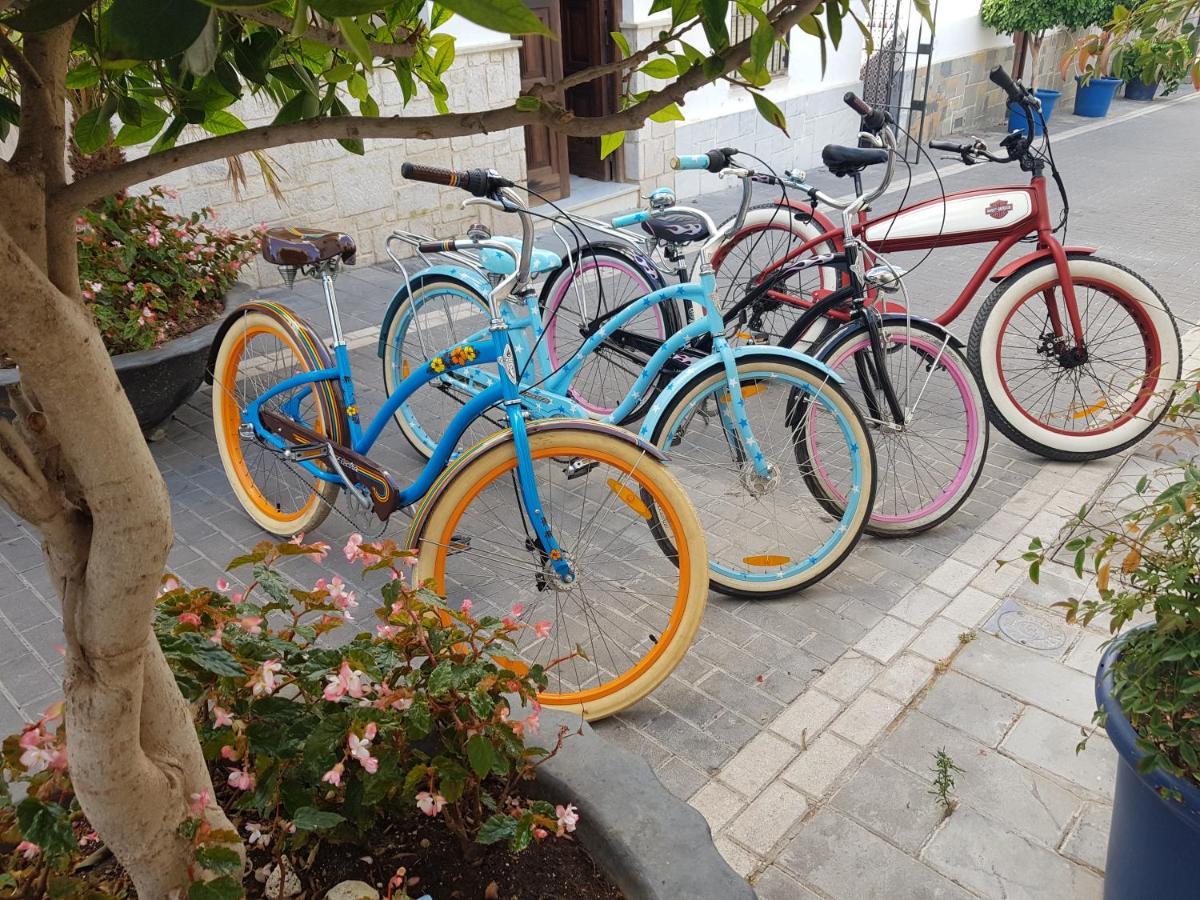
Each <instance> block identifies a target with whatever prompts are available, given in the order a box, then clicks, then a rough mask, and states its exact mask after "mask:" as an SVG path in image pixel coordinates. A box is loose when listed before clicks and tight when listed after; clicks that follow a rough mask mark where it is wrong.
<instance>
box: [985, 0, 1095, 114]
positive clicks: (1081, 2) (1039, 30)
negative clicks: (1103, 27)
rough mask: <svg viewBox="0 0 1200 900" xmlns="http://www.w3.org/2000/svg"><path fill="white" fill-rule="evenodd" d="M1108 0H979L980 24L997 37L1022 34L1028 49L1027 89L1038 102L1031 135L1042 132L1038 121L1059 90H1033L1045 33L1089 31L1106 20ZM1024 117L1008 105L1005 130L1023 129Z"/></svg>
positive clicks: (1049, 112) (1057, 95)
mask: <svg viewBox="0 0 1200 900" xmlns="http://www.w3.org/2000/svg"><path fill="white" fill-rule="evenodd" d="M1113 5H1114V4H1113V2H1112V0H1044V2H1036V3H1031V2H1029V0H983V3H982V5H981V6H980V10H979V14H980V17H981V18H982V19H983V24H985V25H987V26H988V27H989V28H993V29H995V30H996V31H998V32H999V33H1000V34H1017V33H1018V32H1021V33H1024V34H1025V36H1026V40H1027V41H1029V47H1030V67H1031V74H1030V77H1029V86H1030V87H1031V88H1033V89H1034V93H1035V94H1036V95H1037V97H1038V98H1039V99H1040V100H1041V101H1042V113H1041V116H1040V117H1036V116H1035V117H1034V118H1035V121H1034V122H1033V123H1032V125H1033V132H1034V134H1041V133H1042V122H1043V121H1048V120H1049V119H1050V116H1051V114H1052V113H1053V112H1054V106H1055V104H1057V103H1058V99H1059V97H1061V96H1062V92H1061V91H1056V90H1050V89H1046V88H1038V87H1037V78H1038V64H1039V60H1040V57H1041V51H1042V44H1043V42H1044V40H1045V37H1046V32H1047V31H1049V30H1051V29H1053V28H1059V27H1065V28H1071V29H1075V28H1089V27H1091V26H1092V25H1096V24H1099V23H1100V22H1104V21H1107V20H1108V19H1109V18H1110V17H1111V15H1112V10H1113ZM1025 126H1026V116H1025V113H1024V112H1023V110H1021V109H1020V108H1019V107H1016V108H1014V107H1012V106H1011V105H1010V106H1009V116H1008V127H1009V130H1013V129H1017V128H1021V129H1023V128H1025Z"/></svg>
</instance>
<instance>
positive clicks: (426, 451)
mask: <svg viewBox="0 0 1200 900" xmlns="http://www.w3.org/2000/svg"><path fill="white" fill-rule="evenodd" d="M490 321H491V313H490V312H489V311H488V306H487V301H486V300H485V299H484V298H483V297H480V296H479V295H478V294H477V293H475V291H473V290H471V289H470V288H468V287H466V286H465V285H463V284H461V283H459V282H457V281H454V280H452V279H445V280H436V281H435V280H424V281H422V282H421V283H420V284H419V285H418V286H417V287H416V289H415V290H413V291H412V293H411V294H410V295H409V296H408V297H407V298H406V299H405V300H404V302H403V303H401V304H400V306H399V308H398V309H397V310H396V314H395V315H394V316H392V319H391V322H389V323H388V329H387V333H386V334H385V335H384V353H383V384H384V387H385V388H386V390H387V392H388V395H389V396H390V395H391V394H393V393H395V391H396V389H397V388H398V387H399V385H400V383H401V382H402V381H404V379H405V378H407V377H408V375H409V373H410V372H413V371H415V370H416V369H419V368H420V367H421V366H423V365H424V364H425V363H427V362H429V361H430V360H431V359H433V357H435V356H437V355H438V354H439V353H441V352H443V351H445V350H447V349H449V348H450V347H452V346H454V345H456V344H460V343H462V342H463V341H465V340H466V339H467V338H468V337H469V336H470V335H472V334H474V333H476V332H478V331H483V330H486V329H487V327H488V323H489V322H490ZM481 371H482V370H477V369H476V368H475V367H473V366H467V367H465V368H462V369H458V370H456V371H454V372H446V373H445V374H443V375H442V376H441V377H439V378H438V379H437V380H435V381H431V382H430V383H429V384H427V385H425V386H423V387H422V388H421V389H420V390H418V391H417V392H416V393H415V394H413V395H412V396H411V397H409V398H408V399H407V400H406V401H404V403H401V404H400V406H399V407H398V408H397V409H396V413H395V415H394V418H395V420H396V424H397V425H399V426H400V433H401V434H403V435H404V439H405V440H406V441H408V443H409V446H411V447H412V448H413V449H414V450H416V451H417V453H419V454H421V456H423V457H425V458H426V459H428V458H429V457H430V456H432V455H433V449H434V447H436V446H437V443H438V440H439V439H440V438H441V436H442V435H443V434H445V433H446V426H448V425H449V424H450V420H451V419H453V418H454V416H455V414H456V413H458V411H459V410H460V409H462V407H463V405H464V404H465V403H467V401H468V400H470V399H471V398H472V397H474V396H475V395H476V394H478V393H479V392H480V390H481V387H480V385H479V384H474V383H473V382H472V378H473V377H476V378H478V377H479V375H480V372H481ZM502 427H504V417H503V416H502V415H496V416H494V417H489V418H483V417H481V418H478V419H476V420H475V421H474V422H472V423H471V425H470V426H469V427H468V429H467V432H466V433H465V434H464V435H463V438H462V440H461V441H460V442H459V450H464V449H466V448H467V447H470V446H473V445H474V444H475V443H477V442H478V441H480V440H482V439H483V438H485V437H487V436H488V435H489V434H491V433H493V432H494V431H496V430H497V429H499V428H502Z"/></svg>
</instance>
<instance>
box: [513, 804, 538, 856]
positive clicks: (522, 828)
mask: <svg viewBox="0 0 1200 900" xmlns="http://www.w3.org/2000/svg"><path fill="white" fill-rule="evenodd" d="M533 825H534V822H533V815H532V814H531V813H526V814H525V815H523V816H521V821H520V822H518V823H517V830H516V831H515V832H514V833H513V836H512V837H511V838H510V839H509V841H508V849H509V850H511V851H512V852H513V853H520V852H521V851H522V850H524V849H525V848H526V847H528V846H529V842H530V841H532V840H533Z"/></svg>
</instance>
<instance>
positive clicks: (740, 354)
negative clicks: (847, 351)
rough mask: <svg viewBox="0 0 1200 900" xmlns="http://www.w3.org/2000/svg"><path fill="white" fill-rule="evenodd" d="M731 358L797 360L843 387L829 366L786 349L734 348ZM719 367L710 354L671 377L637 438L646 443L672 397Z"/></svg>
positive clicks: (652, 406) (842, 380) (719, 364)
mask: <svg viewBox="0 0 1200 900" xmlns="http://www.w3.org/2000/svg"><path fill="white" fill-rule="evenodd" d="M733 357H734V360H735V361H741V360H743V359H748V360H763V359H767V360H771V359H791V360H795V359H798V360H800V361H801V362H803V363H806V364H807V365H809V366H811V367H812V368H814V369H816V370H817V371H818V372H820V373H821V374H822V375H823V376H825V377H826V378H828V379H829V380H830V381H832V382H834V383H835V384H845V379H844V378H842V376H841V375H839V374H838V373H837V372H835V371H833V369H831V368H829V366H827V365H825V363H823V362H821V360H819V359H816V358H814V357H812V356H809V355H808V354H806V353H799V352H797V351H795V350H789V349H788V348H786V347H737V348H736V349H734V351H733ZM723 366H724V363H723V362H722V360H721V356H720V354H717V353H710V354H709V355H708V356H706V357H704V358H703V359H699V360H696V362H694V363H692V364H691V365H690V366H688V367H687V368H686V369H684V370H683V371H682V372H680V373H679V374H678V375H676V376H675V377H674V378H672V379H671V382H670V383H669V384H668V385H667V386H666V387H665V388H663V391H662V393H661V394H659V395H658V397H656V398H655V400H654V403H652V404H651V405H650V411H649V412H648V413H646V418H645V420H644V421H643V422H642V428H641V430H640V431H639V432H638V437H639V438H640V439H642V440H644V441H649V440H650V436H651V435H652V434H654V431H655V429H656V428H657V426H658V420H659V418H660V417H661V416H662V414H663V410H665V409H666V408H667V407H668V406H670V404H671V401H672V400H674V399H675V396H676V395H677V394H679V393H681V392H682V391H683V390H684V389H685V388H686V387H687V385H688V384H690V383H691V382H692V381H693V380H696V379H700V378H707V377H708V375H709V374H710V373H711V372H712V370H713V369H715V368H721V367H723Z"/></svg>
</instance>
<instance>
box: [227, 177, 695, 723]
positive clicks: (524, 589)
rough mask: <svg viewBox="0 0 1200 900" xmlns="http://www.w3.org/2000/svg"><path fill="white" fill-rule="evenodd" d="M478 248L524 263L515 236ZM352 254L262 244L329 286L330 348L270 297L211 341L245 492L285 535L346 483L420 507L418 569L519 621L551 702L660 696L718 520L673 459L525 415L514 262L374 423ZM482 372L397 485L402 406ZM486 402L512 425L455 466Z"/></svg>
mask: <svg viewBox="0 0 1200 900" xmlns="http://www.w3.org/2000/svg"><path fill="white" fill-rule="evenodd" d="M462 183H463V186H464V187H466V188H467V189H468V190H470V191H471V192H472V193H475V194H476V195H477V196H493V195H494V194H495V193H496V192H497V191H498V190H499V189H500V188H501V186H502V185H501V183H500V180H499V179H496V178H494V177H492V176H488V175H486V173H482V172H473V173H469V174H468V175H466V176H464V177H463V181H462ZM479 247H480V248H481V249H492V250H495V251H496V252H498V253H504V254H507V255H508V256H509V257H510V261H511V262H512V264H513V268H514V270H518V271H519V270H521V269H522V267H520V266H518V265H517V263H518V261H519V256H520V254H519V253H518V252H517V251H515V250H513V249H512V248H511V247H510V246H508V245H506V244H504V243H503V242H500V241H481V242H479ZM354 255H355V247H354V242H353V240H352V239H351V238H350V237H348V236H347V235H344V234H338V233H334V232H323V231H315V230H306V229H296V228H276V229H273V230H271V231H269V232H268V233H267V234H266V236H265V237H264V242H263V256H264V258H265V259H266V260H267V261H268V262H270V263H273V264H275V265H278V266H280V267H281V268H282V269H283V270H284V273H285V276H286V277H289V280H290V279H293V278H294V277H295V276H296V275H297V274H304V275H307V276H311V277H313V278H316V279H318V280H319V281H320V282H321V284H322V285H323V286H324V291H325V298H326V302H327V308H328V312H329V323H330V328H331V331H332V336H333V341H332V347H327V346H326V345H325V343H324V342H323V341H322V340H321V338H320V337H319V336H318V335H317V334H316V332H315V330H314V329H313V328H312V326H311V325H309V324H308V323H306V322H304V321H303V320H301V319H300V318H299V317H297V316H296V315H295V314H294V313H292V312H291V311H290V310H288V309H287V308H286V307H284V306H281V305H279V304H276V303H268V302H254V303H250V304H248V305H246V306H243V307H241V308H239V309H238V310H236V311H235V312H234V313H233V314H232V315H231V316H230V317H229V318H228V319H227V320H226V321H225V322H224V323H223V324H222V327H221V329H220V331H219V333H218V335H217V337H216V339H215V340H214V343H213V348H212V353H211V357H210V361H209V375H210V380H211V383H212V385H213V390H212V410H213V424H214V428H215V431H216V439H217V445H218V448H219V451H220V455H221V461H222V464H223V465H224V468H225V472H226V475H227V476H228V479H229V483H230V486H231V487H232V489H233V492H234V494H235V495H236V496H237V499H238V501H239V502H240V504H241V505H242V507H243V508H244V509H245V511H246V512H247V514H248V515H249V516H250V517H251V518H252V519H253V520H254V521H255V522H256V523H257V524H258V525H259V526H260V527H261V528H262V529H263V530H265V531H267V532H269V533H271V534H274V535H278V536H291V535H295V534H299V533H305V532H307V533H311V532H312V530H313V529H315V528H317V527H318V526H319V525H320V524H321V522H322V520H323V519H324V518H325V517H326V515H327V514H328V512H329V510H330V509H331V507H332V505H333V502H334V501H335V499H336V498H337V495H338V494H339V493H343V492H344V493H345V494H346V495H347V496H348V497H349V498H350V500H349V502H350V503H352V504H355V505H357V506H360V507H362V508H363V509H368V510H373V511H374V514H375V515H377V516H378V518H379V519H380V520H382V521H387V520H388V518H389V517H390V516H391V515H392V514H393V513H394V512H395V511H396V510H397V509H402V508H406V507H410V508H411V512H412V523H411V525H410V527H409V530H408V536H407V544H406V545H405V546H408V547H412V548H415V549H416V550H417V552H418V561H417V567H416V577H417V579H418V580H419V581H420V582H425V581H429V582H431V583H432V586H433V587H434V589H435V590H437V591H438V592H439V593H440V594H442V596H444V597H446V599H447V602H448V603H458V602H459V601H461V600H463V599H465V598H467V597H469V598H471V600H472V602H473V604H474V614H475V615H476V616H477V617H480V618H482V617H484V616H488V615H494V616H496V617H497V618H499V617H501V616H506V615H511V616H512V617H513V618H514V619H515V620H516V621H517V622H518V623H520V625H521V627H520V628H518V629H517V630H516V631H515V632H514V634H513V638H514V640H515V641H516V644H517V646H516V650H517V653H518V655H519V656H520V657H521V660H522V661H520V662H518V661H515V660H514V661H512V662H511V663H510V664H511V665H512V666H526V667H529V666H540V667H542V668H544V669H545V670H546V674H547V677H548V678H549V679H550V681H549V685H548V687H547V689H546V690H545V691H544V692H543V694H542V695H541V698H540V699H541V701H542V702H543V703H545V704H547V705H551V706H557V707H565V708H570V709H574V710H579V711H581V712H582V713H583V715H585V716H587V717H588V718H598V717H601V716H606V715H610V714H612V713H614V712H617V711H618V710H621V709H623V708H625V707H626V706H628V705H630V704H631V703H633V702H635V701H637V700H638V699H640V698H641V697H644V696H645V695H646V694H648V693H649V692H650V691H652V690H653V689H654V687H655V686H656V685H658V684H659V683H660V682H661V681H662V680H663V679H664V678H666V676H667V675H668V674H669V673H670V672H671V671H672V670H673V669H674V668H675V666H676V665H677V664H678V663H679V661H680V660H681V659H682V658H683V655H684V653H685V652H686V651H687V648H688V647H689V646H690V644H691V642H692V640H693V638H694V636H695V633H696V629H697V627H698V626H699V623H700V619H701V617H702V615H703V610H704V606H705V602H706V599H707V594H708V573H707V555H706V549H705V542H704V534H703V529H702V527H701V525H700V523H699V520H698V518H697V514H696V511H695V509H694V507H693V506H692V504H691V502H690V501H689V499H688V497H687V495H686V493H685V491H684V489H683V488H682V487H681V485H680V484H679V482H678V481H677V480H676V479H675V478H674V477H673V476H672V475H671V473H670V472H669V471H668V470H667V468H666V467H665V465H664V464H663V461H662V459H663V454H662V452H661V451H660V450H658V449H657V448H655V447H653V446H651V445H650V444H648V443H647V442H645V441H642V440H639V439H638V438H636V437H634V436H633V435H631V434H629V433H628V432H625V431H623V430H621V429H618V428H615V427H612V426H608V425H605V424H603V423H598V422H592V421H589V420H587V419H584V418H580V417H576V418H562V417H554V418H547V419H544V420H538V421H527V420H526V416H525V414H524V407H525V404H524V402H523V399H522V395H523V392H524V391H525V390H526V389H525V388H524V387H523V386H521V385H520V384H519V383H518V382H517V380H516V379H515V378H513V377H512V372H513V356H512V344H511V341H510V338H511V336H510V334H509V331H508V328H507V326H506V325H505V323H504V320H503V316H502V314H501V310H500V305H501V304H502V303H504V301H505V297H506V292H507V291H514V290H516V291H519V290H520V289H521V285H522V277H521V276H520V275H519V274H518V271H514V275H513V277H512V278H511V279H509V280H508V281H507V283H506V285H503V286H501V287H500V289H498V290H497V291H496V292H495V293H494V295H493V296H492V297H491V298H490V302H491V303H492V304H493V312H494V320H495V325H494V327H493V328H492V329H491V330H490V332H487V333H485V334H483V335H480V336H479V338H478V339H476V340H471V341H465V342H457V343H455V344H453V345H452V346H448V347H446V348H444V349H443V350H442V351H441V352H439V353H437V354H435V355H434V356H432V357H431V358H430V359H429V360H427V361H426V362H424V363H423V364H422V365H420V366H419V367H417V368H415V369H414V370H413V371H412V372H411V373H410V374H409V376H408V377H407V378H405V379H404V382H403V384H402V385H401V386H400V388H399V390H397V391H396V392H395V393H393V394H392V395H391V396H390V397H389V398H388V399H387V401H386V402H385V403H384V404H383V406H382V408H381V409H379V410H378V412H377V413H376V414H375V415H374V417H373V418H371V419H370V420H369V421H365V422H364V418H363V416H362V413H361V412H360V410H359V408H358V405H357V399H356V390H355V383H354V375H353V371H352V369H351V365H350V356H349V353H348V351H347V347H346V341H345V339H344V337H343V335H342V330H341V324H340V321H339V316H338V307H337V300H336V295H335V291H334V280H335V276H336V275H337V273H338V271H339V269H340V268H341V267H342V266H343V265H347V264H351V263H353V261H354ZM523 271H524V272H525V273H526V276H527V272H528V268H527V266H526V267H524V268H523ZM526 280H527V277H526ZM482 369H490V370H493V371H494V376H495V377H494V379H493V380H492V381H491V382H490V383H489V384H488V385H487V387H486V388H485V389H483V390H481V391H480V392H479V393H478V395H477V396H475V397H474V398H472V400H471V401H470V402H469V403H467V404H465V405H464V406H463V407H462V408H461V409H460V410H459V413H458V415H456V416H455V418H454V420H453V421H452V422H451V423H450V424H449V426H448V427H447V430H446V433H445V435H444V436H443V437H442V439H441V440H440V441H439V442H438V444H437V446H436V447H435V448H434V450H433V453H432V456H431V458H430V459H429V461H428V462H427V463H426V465H425V467H424V468H423V469H422V471H421V473H420V474H419V475H418V477H417V478H416V480H415V481H413V483H412V484H409V485H407V486H401V485H398V484H396V482H395V481H394V480H393V477H392V475H391V474H390V473H389V472H388V471H387V470H386V469H384V468H383V467H381V466H380V465H378V464H377V463H375V462H373V461H372V460H371V458H370V456H369V454H370V452H371V448H372V447H373V446H374V444H375V442H376V441H377V440H378V438H379V436H380V434H381V432H382V431H383V429H384V427H385V426H386V425H387V423H388V422H389V421H391V420H392V417H393V415H394V413H395V412H396V410H397V409H398V408H399V407H400V405H401V404H402V403H404V402H405V401H406V400H408V399H409V398H410V397H412V396H413V395H414V394H416V393H417V392H418V391H420V390H422V389H429V387H428V386H430V385H433V384H437V383H439V382H440V380H441V379H443V378H444V377H445V376H446V375H448V374H449V375H453V374H454V373H456V372H462V371H467V370H471V371H476V370H482ZM489 409H501V410H503V412H504V417H505V418H504V421H505V424H506V426H507V427H506V428H505V429H503V430H501V431H499V432H496V433H494V434H492V435H491V436H490V437H489V438H488V439H487V440H485V441H483V442H481V443H479V444H478V445H476V446H475V447H473V448H472V449H471V450H469V451H468V452H465V453H461V454H458V455H457V457H456V458H454V459H453V461H451V457H452V455H453V454H454V453H455V451H456V449H457V448H459V446H460V441H461V438H462V436H463V434H464V433H465V432H466V431H467V429H468V427H469V426H470V424H471V422H472V421H474V420H475V419H476V418H477V417H479V416H480V415H481V414H482V413H483V412H484V411H485V410H489ZM562 411H564V412H571V410H570V409H569V408H567V407H563V408H562ZM535 623H536V624H535ZM563 660H566V662H565V663H564V662H562V661H563ZM556 661H557V662H559V664H557V665H552V664H553V663H555V662H556Z"/></svg>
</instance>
